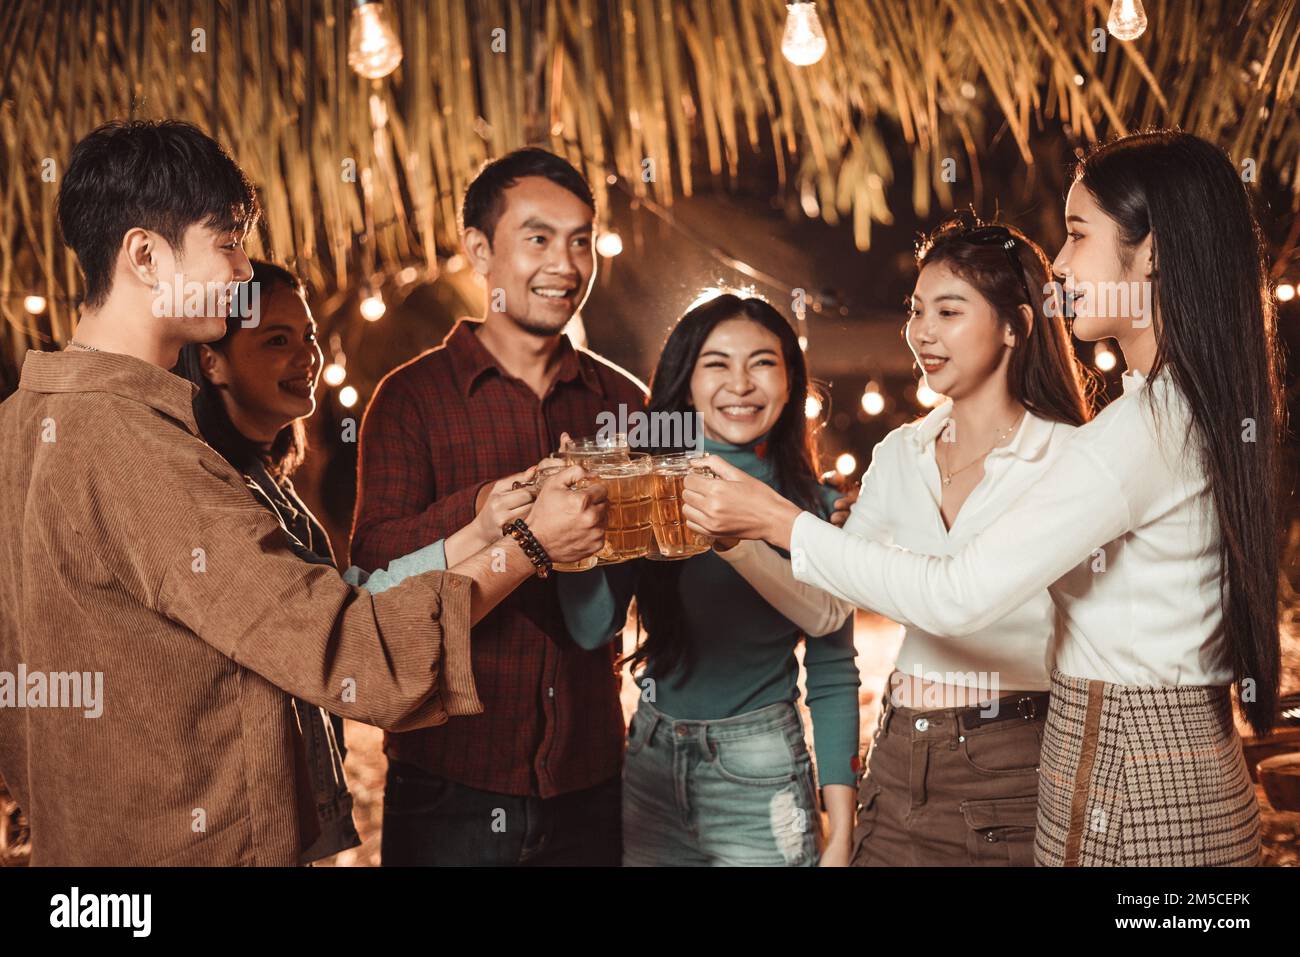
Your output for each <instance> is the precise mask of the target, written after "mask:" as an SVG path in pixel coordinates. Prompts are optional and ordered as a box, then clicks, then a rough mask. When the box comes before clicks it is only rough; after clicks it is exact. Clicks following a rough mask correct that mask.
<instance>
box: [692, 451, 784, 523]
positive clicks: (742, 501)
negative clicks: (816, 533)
mask: <svg viewBox="0 0 1300 957" xmlns="http://www.w3.org/2000/svg"><path fill="white" fill-rule="evenodd" d="M697 461H698V463H699V465H700V466H701V467H707V469H708V470H709V472H711V473H712V474H713V475H714V477H713V478H709V477H708V475H706V474H705V473H704V472H702V471H694V470H693V471H692V472H691V474H690V475H688V476H687V477H686V483H685V488H684V489H683V492H682V498H683V500H684V503H685V504H684V505H683V506H682V517H683V518H685V519H686V524H687V526H688V527H689V528H691V529H692V530H693V531H697V532H701V533H703V534H706V535H713V536H715V537H719V538H722V537H725V538H745V539H754V540H760V541H761V540H767V541H769V542H773V544H778V543H779V539H781V538H782V537H784V538H786V539H788V538H789V534H790V527H791V525H793V524H794V519H795V517H797V516H798V514H799V511H800V509H799V507H798V506H796V505H794V504H793V503H791V502H788V501H786V500H785V499H784V498H782V497H781V494H780V493H779V492H777V491H776V490H775V489H773V488H770V487H769V486H767V485H764V484H763V483H762V482H760V481H759V480H758V479H756V478H754V477H753V476H752V475H750V474H748V473H747V472H744V471H742V470H741V469H738V468H736V467H735V466H734V465H732V464H731V463H730V462H728V461H727V460H726V459H724V458H722V457H720V456H717V455H706V456H703V457H702V458H700V459H698V460H697Z"/></svg>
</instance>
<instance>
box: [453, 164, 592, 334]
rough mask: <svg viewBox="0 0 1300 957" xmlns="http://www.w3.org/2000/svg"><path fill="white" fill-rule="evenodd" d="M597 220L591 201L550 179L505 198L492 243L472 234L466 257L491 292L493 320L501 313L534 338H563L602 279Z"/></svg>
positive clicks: (530, 182)
mask: <svg viewBox="0 0 1300 957" xmlns="http://www.w3.org/2000/svg"><path fill="white" fill-rule="evenodd" d="M594 217H595V211H594V210H592V208H591V207H590V206H588V205H587V204H586V203H585V202H583V200H581V199H580V198H579V197H577V196H576V195H574V194H573V193H571V192H569V191H568V190H567V189H565V188H564V187H563V186H560V185H559V184H557V183H553V182H551V181H550V180H549V179H546V178H545V177H542V176H525V177H523V178H522V179H520V180H518V181H517V182H516V183H515V185H513V186H511V187H510V188H509V189H507V190H505V191H504V193H503V194H502V200H501V216H500V218H499V219H498V220H497V223H496V227H495V229H494V232H493V235H492V237H491V240H490V241H489V239H488V237H487V236H485V235H484V234H483V232H482V231H481V230H478V229H475V228H469V229H466V230H465V252H466V254H467V255H468V257H469V259H470V262H471V263H472V264H473V266H474V269H475V270H476V271H477V272H478V273H479V274H480V275H482V276H483V279H484V282H485V284H486V285H487V298H488V311H489V313H491V312H494V311H498V309H499V307H501V308H502V311H504V313H505V315H506V316H508V317H509V318H510V319H511V320H512V321H513V322H514V323H515V325H517V326H518V327H519V328H521V329H523V330H524V331H526V332H530V333H532V334H534V335H538V336H553V335H556V334H558V333H559V332H560V331H561V330H562V329H563V328H564V325H565V323H567V322H568V321H569V319H570V318H572V317H573V314H574V313H575V312H577V311H578V309H579V308H580V307H581V306H582V303H583V302H584V301H585V300H586V298H587V294H588V293H589V292H590V291H591V283H592V279H593V278H594V277H595V275H596V258H595V254H594V252H593V247H592V233H593V229H594ZM498 290H499V291H500V292H498ZM501 293H504V296H502V295H501Z"/></svg>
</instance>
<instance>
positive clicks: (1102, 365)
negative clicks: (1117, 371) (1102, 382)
mask: <svg viewBox="0 0 1300 957" xmlns="http://www.w3.org/2000/svg"><path fill="white" fill-rule="evenodd" d="M1092 361H1093V362H1094V363H1096V365H1097V368H1098V369H1100V370H1101V371H1102V372H1109V371H1110V370H1111V369H1113V368H1115V362H1116V359H1115V353H1113V352H1111V351H1110V347H1109V346H1106V345H1104V344H1102V345H1098V346H1097V348H1096V349H1094V350H1093V353H1092Z"/></svg>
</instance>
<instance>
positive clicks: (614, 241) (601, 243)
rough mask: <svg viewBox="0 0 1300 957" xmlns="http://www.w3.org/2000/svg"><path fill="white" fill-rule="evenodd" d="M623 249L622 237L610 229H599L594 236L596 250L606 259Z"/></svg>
mask: <svg viewBox="0 0 1300 957" xmlns="http://www.w3.org/2000/svg"><path fill="white" fill-rule="evenodd" d="M622 251H623V237H622V236H620V235H619V234H618V233H616V232H614V230H612V229H608V230H601V233H600V235H599V236H597V237H596V252H598V253H600V254H601V255H602V256H604V257H605V258H606V259H609V258H611V257H613V256H617V255H618V254H619V253H621V252H622Z"/></svg>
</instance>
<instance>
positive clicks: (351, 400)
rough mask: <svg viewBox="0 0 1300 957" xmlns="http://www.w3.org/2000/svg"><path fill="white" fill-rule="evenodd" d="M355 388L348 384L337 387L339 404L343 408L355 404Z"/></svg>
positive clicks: (348, 407)
mask: <svg viewBox="0 0 1300 957" xmlns="http://www.w3.org/2000/svg"><path fill="white" fill-rule="evenodd" d="M357 398H358V396H357V390H356V389H354V388H352V386H350V385H345V386H344V387H343V388H341V389H339V405H341V406H343V408H345V409H350V408H352V407H353V406H354V405H356V404H357Z"/></svg>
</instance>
